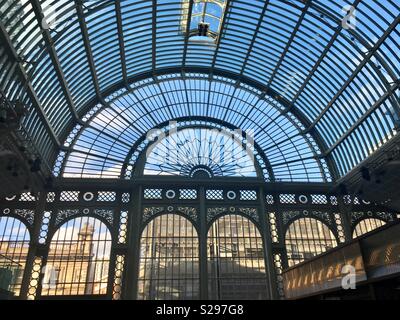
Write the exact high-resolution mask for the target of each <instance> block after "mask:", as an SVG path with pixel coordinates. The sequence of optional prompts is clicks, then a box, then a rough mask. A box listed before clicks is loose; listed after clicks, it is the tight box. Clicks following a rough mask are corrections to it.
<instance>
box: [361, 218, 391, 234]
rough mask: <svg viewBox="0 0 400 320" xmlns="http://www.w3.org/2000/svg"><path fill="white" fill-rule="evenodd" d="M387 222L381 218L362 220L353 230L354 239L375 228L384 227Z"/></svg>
mask: <svg viewBox="0 0 400 320" xmlns="http://www.w3.org/2000/svg"><path fill="white" fill-rule="evenodd" d="M385 224H386V222H385V221H383V220H380V219H373V218H371V219H364V220H361V221H360V222H359V223H358V224H357V225H356V227H355V228H354V231H353V239H355V238H358V237H361V236H362V235H363V234H366V233H368V232H371V231H373V230H375V229H378V228H380V227H383V226H384V225H385Z"/></svg>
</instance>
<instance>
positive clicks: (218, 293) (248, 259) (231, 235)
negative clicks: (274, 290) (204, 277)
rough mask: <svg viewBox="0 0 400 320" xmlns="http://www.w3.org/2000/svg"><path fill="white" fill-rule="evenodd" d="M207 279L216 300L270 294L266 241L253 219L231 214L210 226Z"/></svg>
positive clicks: (211, 297)
mask: <svg viewBox="0 0 400 320" xmlns="http://www.w3.org/2000/svg"><path fill="white" fill-rule="evenodd" d="M208 281H209V285H208V288H209V298H210V299H213V300H216V299H217V300H221V299H222V300H228V299H235V300H236V299H249V300H257V299H266V298H267V292H268V291H267V278H266V274H265V262H264V250H263V241H262V237H261V235H260V233H259V231H258V229H257V228H256V226H255V225H254V224H253V223H252V222H251V221H250V220H248V219H246V218H244V217H242V216H238V215H229V216H225V217H222V218H220V219H218V220H217V221H216V222H214V224H213V225H212V226H211V229H210V231H209V233H208Z"/></svg>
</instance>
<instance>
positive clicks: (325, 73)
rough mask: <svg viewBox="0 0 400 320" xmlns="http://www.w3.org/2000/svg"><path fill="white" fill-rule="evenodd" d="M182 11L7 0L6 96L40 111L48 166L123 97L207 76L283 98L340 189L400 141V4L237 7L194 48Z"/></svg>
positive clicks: (0, 31)
mask: <svg viewBox="0 0 400 320" xmlns="http://www.w3.org/2000/svg"><path fill="white" fill-rule="evenodd" d="M193 3H194V1H193V0H190V1H189V9H190V7H192V6H193ZM182 4H183V2H182V1H164V0H153V1H151V2H150V1H144V0H118V1H95V0H93V1H83V0H75V1H55V0H31V1H24V2H21V1H19V0H1V1H0V8H1V11H0V19H1V23H0V27H1V28H0V38H1V40H2V41H1V42H2V44H4V45H2V48H1V49H2V50H0V59H1V63H0V68H1V78H0V85H1V88H2V89H3V90H4V91H5V92H6V94H7V96H8V98H9V99H10V100H15V99H17V98H20V99H21V100H23V101H24V102H25V103H26V104H27V105H29V106H30V110H31V112H30V115H29V116H28V117H27V118H26V119H25V121H24V126H25V127H26V130H27V131H28V132H29V133H30V135H31V136H32V138H33V140H34V141H35V143H36V145H37V147H38V149H39V150H40V151H41V154H42V156H43V158H44V160H46V161H47V162H49V163H53V162H54V161H55V159H56V157H57V154H58V153H59V149H60V148H61V149H65V147H64V146H62V141H64V139H65V138H66V137H67V136H68V134H69V132H70V131H71V130H72V128H73V127H74V126H76V125H77V124H80V125H84V123H85V119H84V114H86V113H87V112H88V110H90V109H91V108H92V107H93V106H94V105H96V104H97V103H99V102H100V103H104V100H105V98H106V97H107V96H108V95H109V94H111V93H113V92H114V91H116V90H117V89H118V88H121V87H122V86H128V84H129V83H133V82H137V81H138V80H139V79H140V78H142V79H145V78H148V76H149V75H150V76H154V78H155V79H157V78H158V77H159V76H160V75H162V74H168V73H176V72H179V73H182V74H183V76H184V77H186V78H187V79H190V78H191V77H192V76H193V72H199V70H201V69H202V70H203V71H204V70H206V71H207V73H208V74H209V75H210V77H211V79H212V78H213V77H218V75H221V74H222V75H223V74H225V76H226V75H227V74H230V75H231V78H233V79H235V81H237V83H243V82H244V81H243V79H250V81H251V82H252V83H253V84H254V87H255V88H258V89H259V90H260V91H261V95H263V94H265V93H266V94H269V95H270V96H272V97H274V99H275V100H276V101H278V102H279V103H280V104H281V105H282V106H283V108H282V109H281V110H280V111H281V112H282V113H283V114H286V115H287V116H290V117H294V121H298V122H299V123H301V126H302V129H301V133H302V134H303V135H304V136H309V137H313V138H312V139H311V138H307V140H308V142H309V143H311V141H312V140H314V141H315V142H316V143H317V144H318V147H319V148H320V151H321V155H322V157H324V158H326V161H327V162H328V164H329V166H330V167H331V169H332V175H333V179H334V180H335V179H337V178H339V177H341V176H344V175H346V173H348V172H349V171H350V170H351V169H352V168H354V167H355V166H356V165H357V164H359V163H360V162H361V161H362V160H364V159H366V158H367V157H368V156H369V155H371V154H372V153H373V152H375V151H376V150H377V149H378V148H379V147H380V146H382V144H384V143H385V142H387V141H388V140H390V139H391V138H392V137H393V136H394V135H395V134H396V133H397V125H398V116H399V102H398V101H399V95H400V90H399V85H400V82H399V75H400V66H399V61H400V57H399V52H398V50H396V48H397V44H398V43H399V39H400V37H399V22H400V15H399V12H400V6H399V4H398V2H397V1H395V0H385V1H379V2H377V1H374V0H363V1H361V0H355V1H352V2H349V4H350V5H352V6H346V7H344V8H343V7H342V2H341V1H328V2H327V1H322V0H314V1H289V0H288V1H286V0H283V1H266V0H255V1H252V3H251V5H250V4H249V3H248V1H244V0H231V1H229V0H227V1H226V8H225V11H224V13H225V14H224V15H223V17H222V16H221V19H222V23H221V31H220V36H219V37H218V38H217V40H216V43H215V44H204V43H198V42H193V41H190V40H189V37H190V27H189V26H190V23H186V26H187V30H186V31H185V32H184V33H183V34H182V32H181V25H182V23H181V22H182ZM189 12H191V10H189ZM187 18H188V21H190V20H191V14H190V13H189V14H188V17H187ZM144 75H146V76H144ZM188 81H190V80H188ZM210 87H211V82H210ZM205 90H206V91H208V90H209V89H205ZM272 92H273V93H274V94H271V93H272ZM104 104H106V103H104ZM190 107H192V106H190ZM225 107H227V106H225ZM228 114H232V116H233V114H234V113H233V112H232V111H229V112H228ZM338 119H340V121H338ZM158 124H159V123H155V125H154V126H156V125H158ZM154 126H152V127H154ZM66 151H68V150H66ZM314 156H315V155H314ZM333 169H334V170H333Z"/></svg>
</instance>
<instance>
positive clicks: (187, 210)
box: [178, 207, 198, 222]
mask: <svg viewBox="0 0 400 320" xmlns="http://www.w3.org/2000/svg"><path fill="white" fill-rule="evenodd" d="M178 211H179V212H181V213H183V214H184V215H185V216H187V217H189V218H190V219H191V220H192V221H194V222H197V219H198V213H197V209H196V208H193V207H178Z"/></svg>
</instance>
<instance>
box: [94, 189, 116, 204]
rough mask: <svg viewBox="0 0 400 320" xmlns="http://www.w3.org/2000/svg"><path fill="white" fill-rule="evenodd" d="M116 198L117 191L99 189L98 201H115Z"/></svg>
mask: <svg viewBox="0 0 400 320" xmlns="http://www.w3.org/2000/svg"><path fill="white" fill-rule="evenodd" d="M115 199H116V193H115V192H112V191H99V193H98V195H97V201H100V202H114V201H115Z"/></svg>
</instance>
